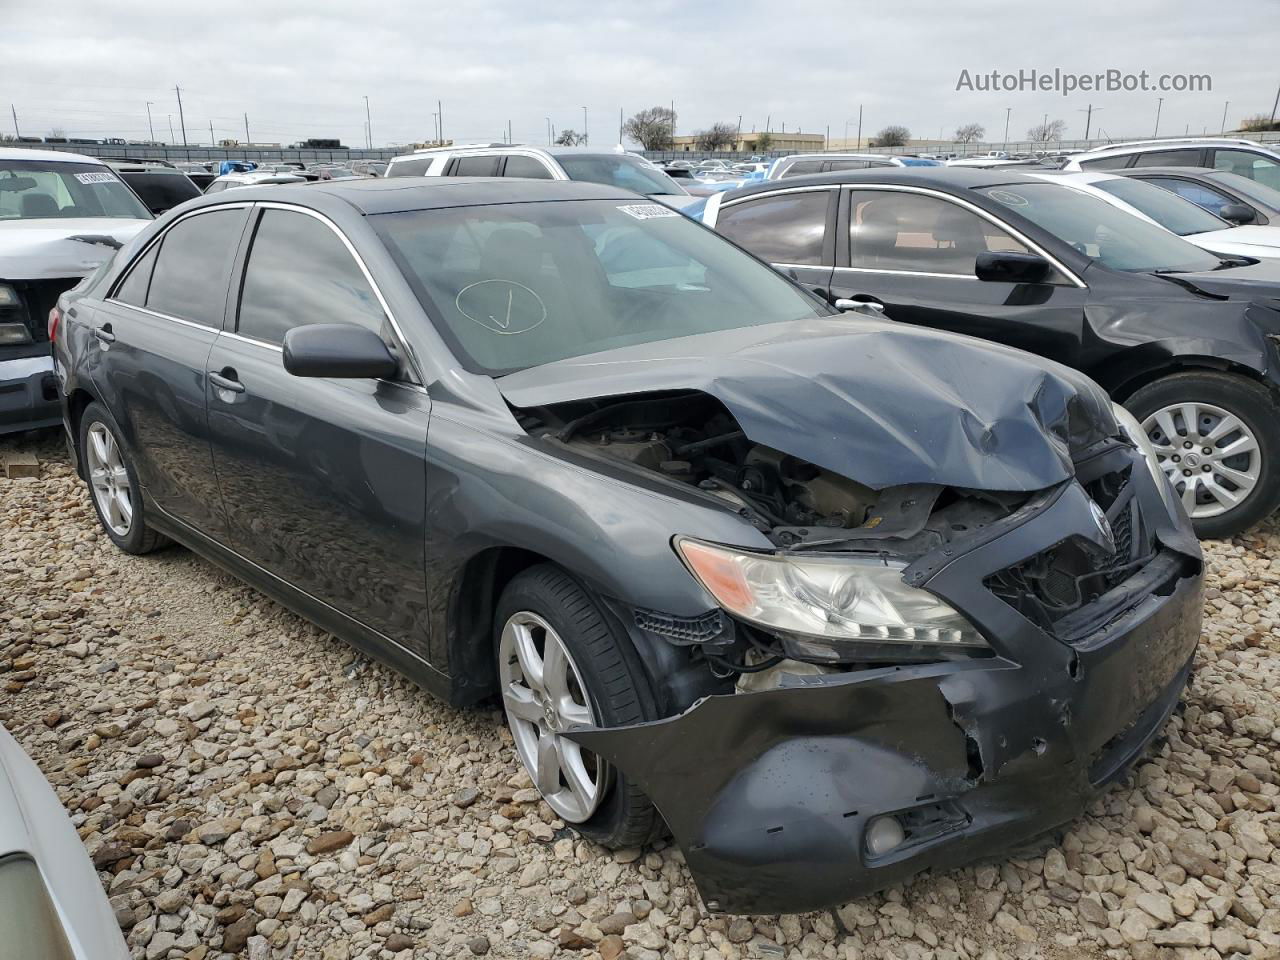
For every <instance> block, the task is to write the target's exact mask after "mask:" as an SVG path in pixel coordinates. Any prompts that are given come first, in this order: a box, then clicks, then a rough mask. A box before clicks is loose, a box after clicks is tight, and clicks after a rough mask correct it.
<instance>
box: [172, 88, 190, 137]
mask: <svg viewBox="0 0 1280 960" xmlns="http://www.w3.org/2000/svg"><path fill="white" fill-rule="evenodd" d="M173 92H174V93H176V94H177V95H178V124H179V126H181V127H182V145H183V146H184V147H185V146H186V145H187V119H186V117H185V116H184V115H183V113H182V90H181V88H179V87H178V85H177V84H176V83H175V84H174V85H173Z"/></svg>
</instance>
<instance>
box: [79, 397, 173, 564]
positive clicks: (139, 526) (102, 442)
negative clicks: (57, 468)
mask: <svg viewBox="0 0 1280 960" xmlns="http://www.w3.org/2000/svg"><path fill="white" fill-rule="evenodd" d="M80 457H81V460H82V462H83V463H84V472H85V476H86V477H87V478H88V481H89V499H90V500H92V501H93V509H94V512H95V513H97V515H98V522H99V523H101V524H102V529H103V531H104V532H105V533H106V535H107V536H108V537H110V538H111V542H112V543H114V544H115V545H116V546H117V547H119V548H120V549H121V550H123V551H124V552H125V553H132V554H135V555H137V554H143V553H150V552H151V551H152V550H158V549H160V548H161V547H163V546H166V545H168V543H169V542H170V541H169V539H168V538H167V537H165V536H164V535H163V534H160V533H157V532H156V531H154V530H152V529H151V528H150V527H149V526H147V520H146V516H145V514H144V506H143V503H142V493H141V490H142V488H141V486H140V485H139V484H138V475H137V474H136V473H135V472H134V469H133V464H131V463H130V462H129V457H128V455H127V454H126V453H125V450H124V447H123V446H122V445H121V443H120V428H119V427H118V426H116V422H115V420H114V419H113V418H112V416H111V414H109V413H107V409H106V407H104V406H102V405H101V404H99V403H91V404H89V406H87V407H85V410H84V413H83V414H82V415H81V417H80Z"/></svg>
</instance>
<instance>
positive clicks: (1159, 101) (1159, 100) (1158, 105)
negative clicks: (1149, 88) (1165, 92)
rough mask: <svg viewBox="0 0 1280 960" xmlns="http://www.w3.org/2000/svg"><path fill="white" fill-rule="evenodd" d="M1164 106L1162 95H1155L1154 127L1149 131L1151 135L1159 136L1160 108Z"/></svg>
mask: <svg viewBox="0 0 1280 960" xmlns="http://www.w3.org/2000/svg"><path fill="white" fill-rule="evenodd" d="M1163 106H1164V97H1156V128H1155V129H1154V130H1153V131H1151V136H1152V137H1158V136H1160V110H1161V108H1162V107H1163Z"/></svg>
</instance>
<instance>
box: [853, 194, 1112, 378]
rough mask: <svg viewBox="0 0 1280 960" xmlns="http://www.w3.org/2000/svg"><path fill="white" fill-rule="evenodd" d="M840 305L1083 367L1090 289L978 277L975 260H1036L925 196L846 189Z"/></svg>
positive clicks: (988, 225) (1066, 279)
mask: <svg viewBox="0 0 1280 960" xmlns="http://www.w3.org/2000/svg"><path fill="white" fill-rule="evenodd" d="M843 193H844V199H843V201H842V203H841V210H840V222H839V225H838V228H837V229H838V236H837V243H836V268H835V271H834V275H833V277H832V280H831V291H832V296H833V298H837V297H838V298H847V299H851V300H864V301H870V302H874V303H880V304H883V305H884V307H885V312H886V315H887V316H889V317H890V318H891V319H894V320H900V321H902V322H904V323H915V324H920V325H921V326H926V327H936V328H938V329H941V330H951V331H954V332H957V333H965V334H970V335H972V336H977V337H982V338H984V339H988V340H996V341H998V342H1001V343H1007V344H1009V345H1011V346H1015V347H1020V348H1022V349H1024V350H1030V351H1032V352H1034V353H1039V354H1041V355H1043V356H1048V357H1050V358H1052V359H1054V360H1059V361H1061V362H1063V363H1067V364H1072V365H1076V364H1078V360H1079V356H1078V354H1079V345H1080V339H1081V336H1082V333H1083V328H1084V305H1085V301H1086V299H1087V296H1088V290H1087V288H1085V287H1084V285H1083V284H1082V283H1080V282H1079V281H1077V280H1076V279H1075V278H1073V277H1071V276H1069V275H1068V274H1067V273H1066V272H1065V271H1064V270H1058V269H1055V270H1054V272H1053V273H1052V274H1051V277H1050V280H1049V281H1048V282H1045V283H1000V282H992V281H985V280H979V279H978V278H977V276H976V274H975V271H974V264H975V261H976V259H977V256H978V254H980V253H984V252H999V251H1008V252H1013V253H1034V254H1040V255H1041V256H1046V255H1045V252H1044V251H1043V250H1039V249H1035V248H1033V246H1032V245H1031V244H1030V241H1028V240H1026V239H1025V238H1021V237H1019V236H1015V234H1014V232H1013V231H1012V230H1010V229H1009V228H1008V227H1007V226H1005V225H1002V224H1000V223H997V222H996V221H995V220H994V219H993V218H990V217H989V216H987V215H985V214H984V213H983V212H982V211H980V210H978V209H977V208H976V207H971V206H968V205H964V204H961V203H959V202H957V201H955V200H953V199H951V198H949V197H947V196H946V195H945V194H940V193H931V192H928V191H923V190H919V189H911V190H907V189H902V188H886V189H865V188H857V189H853V188H846V189H845V190H844V191H843Z"/></svg>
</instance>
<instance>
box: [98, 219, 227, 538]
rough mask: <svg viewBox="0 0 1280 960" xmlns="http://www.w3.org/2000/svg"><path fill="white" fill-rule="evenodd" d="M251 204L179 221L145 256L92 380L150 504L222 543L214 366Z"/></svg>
mask: <svg viewBox="0 0 1280 960" xmlns="http://www.w3.org/2000/svg"><path fill="white" fill-rule="evenodd" d="M248 213H249V205H248V204H244V203H240V204H226V205H222V206H217V207H205V208H202V209H200V210H197V211H194V212H192V213H190V214H187V215H186V216H183V217H181V218H179V219H178V220H175V221H174V222H173V224H172V225H171V226H170V227H169V228H168V229H167V230H166V231H165V232H164V233H163V234H161V235H160V236H159V237H158V238H157V239H156V240H155V241H154V242H152V243H151V244H150V246H149V247H148V248H147V249H146V250H145V251H144V252H143V253H142V254H141V255H140V256H139V257H137V258H136V260H135V261H134V263H133V264H132V266H131V267H130V268H129V270H128V271H127V272H126V273H125V274H124V275H123V276H122V277H121V279H120V280H118V281H117V282H116V285H115V286H114V287H113V288H112V290H111V291H110V293H109V295H108V297H107V299H106V300H105V301H104V302H103V304H102V306H101V307H100V308H99V309H98V310H97V311H96V312H95V314H94V316H93V317H92V318H91V322H92V323H93V325H94V329H93V331H92V332H93V334H94V339H93V341H92V342H93V346H91V347H90V350H91V351H92V355H91V356H90V357H89V358H88V363H89V369H90V376H91V377H92V379H93V381H94V383H95V385H96V386H97V387H98V389H99V391H100V395H101V396H102V397H103V399H104V401H105V402H106V405H107V409H108V410H110V411H111V414H112V415H113V416H114V417H115V419H116V422H117V423H118V424H119V426H120V429H121V432H122V434H123V436H122V439H123V441H124V443H125V444H126V445H127V446H128V448H129V452H130V454H131V455H132V458H133V463H134V464H135V467H136V469H137V472H138V481H139V483H141V484H142V486H143V487H145V488H146V492H147V494H148V495H149V496H150V499H151V500H152V501H153V502H154V503H155V504H156V505H157V506H159V508H160V509H161V510H163V511H164V512H165V513H167V514H169V515H170V516H173V517H176V518H177V519H179V520H181V521H183V522H184V523H187V524H189V525H190V526H193V527H195V528H196V529H198V530H200V531H201V532H202V533H204V534H206V535H208V536H210V537H212V538H214V539H218V540H221V539H223V538H224V537H225V534H226V518H225V516H224V514H223V510H222V503H221V500H220V498H219V495H218V485H217V482H216V480H215V478H214V473H213V461H212V456H211V454H210V450H209V430H208V419H207V411H206V408H205V384H204V379H205V377H204V370H205V359H206V358H207V357H208V355H209V351H210V349H211V348H212V346H213V342H214V340H215V338H216V337H217V335H218V331H219V330H220V329H221V327H222V323H223V318H224V314H225V312H226V307H227V287H228V284H229V282H230V277H231V265H232V262H233V261H234V259H235V255H236V249H237V247H238V245H239V243H240V240H241V236H242V234H243V232H244V227H245V223H246V222H247V219H248Z"/></svg>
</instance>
